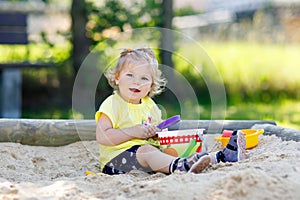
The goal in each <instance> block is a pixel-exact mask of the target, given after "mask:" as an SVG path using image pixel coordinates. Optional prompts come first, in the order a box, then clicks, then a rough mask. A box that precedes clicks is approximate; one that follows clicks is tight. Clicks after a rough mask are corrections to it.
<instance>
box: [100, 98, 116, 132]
mask: <svg viewBox="0 0 300 200" xmlns="http://www.w3.org/2000/svg"><path fill="white" fill-rule="evenodd" d="M112 101H113V99H112V96H110V97H108V98H107V99H106V100H104V101H103V103H102V104H101V105H100V107H99V110H98V111H97V112H96V114H95V120H96V122H97V123H98V121H99V119H100V117H101V114H103V113H104V114H105V115H107V116H108V118H109V119H110V120H111V122H112V125H113V127H114V126H115V123H116V116H115V114H114V112H113V103H112Z"/></svg>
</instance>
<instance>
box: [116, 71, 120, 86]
mask: <svg viewBox="0 0 300 200" xmlns="http://www.w3.org/2000/svg"><path fill="white" fill-rule="evenodd" d="M115 82H116V85H119V73H116V74H115Z"/></svg>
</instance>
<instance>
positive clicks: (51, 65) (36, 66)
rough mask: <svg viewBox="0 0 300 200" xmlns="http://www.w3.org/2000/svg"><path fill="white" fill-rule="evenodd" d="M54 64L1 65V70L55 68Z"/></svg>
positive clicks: (21, 63) (25, 63) (23, 63)
mask: <svg viewBox="0 0 300 200" xmlns="http://www.w3.org/2000/svg"><path fill="white" fill-rule="evenodd" d="M54 66H55V65H54V63H52V62H49V63H30V62H20V63H0V70H4V69H12V68H19V69H21V68H36V69H38V68H45V67H54Z"/></svg>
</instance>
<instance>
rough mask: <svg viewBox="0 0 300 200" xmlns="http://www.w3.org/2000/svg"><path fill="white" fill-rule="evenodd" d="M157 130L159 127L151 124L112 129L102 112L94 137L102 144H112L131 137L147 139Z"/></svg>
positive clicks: (107, 118)
mask: <svg viewBox="0 0 300 200" xmlns="http://www.w3.org/2000/svg"><path fill="white" fill-rule="evenodd" d="M158 131H160V129H159V128H157V127H156V126H151V125H148V126H143V125H136V126H133V127H129V128H123V129H114V128H113V126H112V123H111V121H110V119H109V117H108V116H107V115H105V114H103V113H102V114H101V116H100V118H99V121H98V124H97V128H96V139H97V142H98V143H100V144H102V145H106V146H112V145H117V144H120V143H122V142H126V141H128V140H131V139H133V138H141V139H147V138H150V137H153V136H154V135H156V132H158Z"/></svg>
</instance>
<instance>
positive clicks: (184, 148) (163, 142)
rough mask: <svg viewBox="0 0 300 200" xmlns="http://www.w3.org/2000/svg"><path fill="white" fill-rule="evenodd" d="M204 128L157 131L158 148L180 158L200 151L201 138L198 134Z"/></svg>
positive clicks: (201, 132)
mask: <svg viewBox="0 0 300 200" xmlns="http://www.w3.org/2000/svg"><path fill="white" fill-rule="evenodd" d="M204 130H205V129H186V130H174V131H162V132H158V138H159V143H160V148H161V150H162V151H163V152H165V153H167V154H170V155H173V156H176V157H177V156H178V157H181V158H184V157H187V156H189V155H191V154H193V153H195V152H201V151H202V140H201V139H200V138H199V134H201V135H203V131H204Z"/></svg>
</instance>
